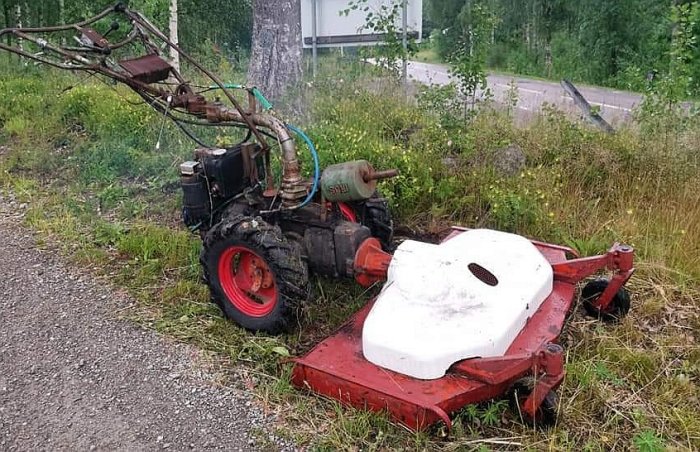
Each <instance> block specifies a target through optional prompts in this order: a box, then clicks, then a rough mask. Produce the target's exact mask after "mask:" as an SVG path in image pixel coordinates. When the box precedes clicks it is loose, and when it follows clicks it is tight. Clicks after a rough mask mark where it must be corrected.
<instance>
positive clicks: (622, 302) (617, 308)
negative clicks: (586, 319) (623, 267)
mask: <svg viewBox="0 0 700 452" xmlns="http://www.w3.org/2000/svg"><path fill="white" fill-rule="evenodd" d="M609 283H610V281H609V280H608V279H607V278H598V279H594V280H593V281H590V282H589V283H588V284H586V285H585V286H584V287H583V289H582V290H581V303H582V304H583V308H584V309H585V310H586V314H588V315H589V316H591V317H594V318H596V319H600V320H602V321H604V322H611V323H612V322H618V321H620V320H621V319H622V318H623V317H625V316H626V315H627V313H628V312H629V311H630V306H631V304H632V303H631V300H630V294H629V292H628V291H627V289H625V288H624V287H621V288H620V290H618V291H617V293H616V294H615V296H614V297H613V299H612V301H611V302H610V304H609V305H608V307H607V309H606V310H605V311H601V310H600V309H598V308H597V307H596V306H595V305H594V304H593V302H594V301H595V300H597V299H598V297H600V295H601V294H602V293H603V291H604V290H605V288H606V287H608V284H609Z"/></svg>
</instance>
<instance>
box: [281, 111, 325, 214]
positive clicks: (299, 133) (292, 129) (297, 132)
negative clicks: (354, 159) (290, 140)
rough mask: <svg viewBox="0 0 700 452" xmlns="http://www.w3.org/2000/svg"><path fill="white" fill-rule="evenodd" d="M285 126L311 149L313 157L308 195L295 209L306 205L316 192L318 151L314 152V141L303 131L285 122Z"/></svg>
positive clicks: (319, 167) (318, 167)
mask: <svg viewBox="0 0 700 452" xmlns="http://www.w3.org/2000/svg"><path fill="white" fill-rule="evenodd" d="M287 128H288V129H289V130H291V131H292V132H294V133H295V134H297V135H299V136H300V137H301V138H302V139H303V140H304V142H305V143H306V145H307V146H308V147H309V151H311V156H312V157H313V159H314V184H313V186H312V187H311V191H310V192H309V195H308V196H307V197H306V199H305V200H304V201H303V202H302V203H301V204H299V205H298V206H297V207H296V209H298V208H300V207H304V206H305V205H307V204H308V203H309V202H311V200H312V199H313V197H314V195H315V194H316V191H318V181H319V180H320V179H321V165H320V164H319V163H318V152H316V147H315V146H314V143H313V142H312V141H311V138H309V137H308V136H307V135H306V134H305V133H304V132H302V131H301V130H300V129H299V128H297V127H295V126H293V125H291V124H287Z"/></svg>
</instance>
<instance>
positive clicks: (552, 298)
mask: <svg viewBox="0 0 700 452" xmlns="http://www.w3.org/2000/svg"><path fill="white" fill-rule="evenodd" d="M461 232H463V230H459V229H456V230H455V231H454V232H453V233H452V234H451V235H450V236H449V237H448V238H447V239H446V240H449V239H450V238H452V237H454V236H455V235H456V234H459V233H461ZM533 243H534V244H535V246H536V247H537V249H538V250H539V251H540V252H541V253H542V254H543V255H544V256H545V257H546V258H547V260H548V261H549V262H550V263H551V264H552V267H553V270H554V286H553V290H552V293H551V294H550V295H549V297H547V299H546V300H545V301H544V302H543V303H542V305H541V306H540V308H539V309H538V310H537V311H536V312H535V313H534V314H533V316H532V317H531V318H530V319H529V320H528V322H527V324H526V325H525V327H524V328H523V329H522V330H521V331H520V334H519V335H518V336H517V337H516V339H515V340H514V342H513V343H512V344H511V346H510V347H509V348H508V350H507V351H506V353H505V355H504V356H500V357H495V358H473V359H467V360H464V361H460V362H457V363H455V364H454V365H452V367H451V368H450V369H449V371H448V372H447V374H446V375H445V376H444V377H442V378H439V379H435V380H420V379H416V378H412V377H409V376H406V375H402V374H399V373H396V372H393V371H391V370H388V369H384V368H381V367H378V366H376V365H374V364H372V363H370V362H369V361H367V360H366V359H365V358H364V356H363V353H362V327H363V324H364V321H365V318H366V317H367V314H368V313H369V311H370V310H371V309H372V306H373V304H374V300H372V301H370V302H369V303H368V304H367V305H366V306H364V307H363V308H362V309H361V310H360V311H358V312H357V313H356V314H355V315H354V316H353V317H351V318H350V319H349V320H348V321H347V322H346V323H345V324H344V325H343V326H342V327H341V328H340V329H339V330H338V331H337V332H336V333H335V334H334V335H333V336H331V337H329V338H327V339H325V340H324V341H322V342H321V343H319V344H318V345H317V346H316V347H314V348H313V349H312V350H311V351H310V352H309V353H308V354H306V355H305V356H303V357H301V358H298V359H295V360H294V361H295V367H294V371H293V383H294V385H295V386H297V387H299V388H308V389H310V390H312V391H314V392H316V393H319V394H322V395H324V396H327V397H330V398H333V399H336V400H339V401H341V402H342V403H344V404H347V405H352V406H354V407H357V408H360V409H369V410H372V411H388V412H389V414H390V415H391V417H392V418H393V419H395V420H396V421H398V422H400V423H401V424H403V425H405V426H407V427H409V428H411V429H414V430H421V429H425V428H426V427H428V426H430V425H432V424H434V423H436V422H438V421H442V422H444V423H445V425H446V426H447V427H448V428H450V427H451V421H450V414H452V413H454V412H456V411H458V410H460V409H461V408H463V407H464V406H466V405H469V404H473V403H478V402H482V401H486V400H489V399H493V398H498V397H502V396H504V395H506V394H507V393H508V392H509V391H510V389H511V388H512V387H513V384H514V383H515V382H516V381H517V380H519V379H521V378H523V377H526V376H532V377H534V378H535V382H536V383H535V386H534V388H533V389H532V392H531V393H530V394H529V397H527V399H524V402H523V403H522V404H521V405H520V407H519V409H520V410H521V411H522V412H523V413H524V414H526V415H527V416H528V417H529V418H530V419H537V414H538V410H539V408H540V405H541V404H542V401H543V400H544V398H545V396H546V395H547V393H548V392H549V391H551V390H552V389H555V388H556V387H558V386H559V384H560V383H561V382H562V380H563V378H564V368H563V349H562V347H561V346H559V345H558V344H556V341H557V340H558V338H559V335H560V334H561V330H562V327H563V326H564V323H565V321H566V318H567V315H568V314H569V312H570V310H571V307H572V304H573V300H574V294H575V291H576V283H577V282H578V281H580V280H581V279H583V278H585V277H587V276H590V275H591V274H593V273H595V272H596V271H598V270H601V269H604V268H607V269H609V270H612V271H613V272H614V276H613V278H612V280H611V282H610V284H609V285H608V289H614V290H611V291H608V289H606V290H605V291H604V292H603V293H602V294H601V296H600V297H599V298H598V300H597V302H596V303H597V305H598V306H599V307H600V309H601V312H605V309H607V307H608V304H609V303H610V301H611V300H612V298H613V296H614V295H615V293H617V291H618V290H619V288H620V287H622V285H624V283H625V282H626V281H627V280H628V279H629V277H630V276H631V274H632V272H633V271H634V269H633V268H632V259H633V250H632V249H631V248H629V247H626V246H619V245H615V246H613V248H612V249H611V250H610V251H609V252H608V253H607V254H605V255H601V256H595V257H589V258H582V259H578V258H574V259H567V254H568V255H571V256H574V257H576V256H577V253H576V252H575V251H574V250H572V249H570V248H566V247H561V246H557V245H551V244H546V243H540V242H533ZM606 298H607V300H606Z"/></svg>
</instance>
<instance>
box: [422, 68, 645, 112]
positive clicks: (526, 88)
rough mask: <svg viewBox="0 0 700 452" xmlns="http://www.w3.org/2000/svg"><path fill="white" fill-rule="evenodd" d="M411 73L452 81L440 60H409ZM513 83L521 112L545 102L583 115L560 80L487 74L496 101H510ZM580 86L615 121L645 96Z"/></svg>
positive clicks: (424, 79) (434, 81) (536, 109)
mask: <svg viewBox="0 0 700 452" xmlns="http://www.w3.org/2000/svg"><path fill="white" fill-rule="evenodd" d="M408 75H409V78H412V79H413V80H416V81H418V82H421V83H425V84H438V85H445V84H448V83H449V82H450V75H449V74H448V69H447V66H445V65H440V64H430V63H420V62H417V61H411V62H409V63H408ZM512 85H514V86H515V88H516V89H517V97H518V103H517V105H516V108H517V109H518V110H520V111H521V112H524V113H527V112H532V113H536V112H539V111H540V110H541V109H542V106H543V105H545V104H550V105H554V106H556V107H557V108H559V109H560V110H563V111H565V112H568V113H571V114H572V115H580V110H578V108H577V107H576V106H575V105H574V102H573V100H572V99H571V98H570V97H569V96H568V94H566V92H564V89H563V88H562V87H561V86H560V85H559V83H556V82H549V81H543V80H535V79H528V78H523V77H516V76H509V75H498V74H491V75H489V76H488V89H490V90H491V92H492V94H493V97H494V100H495V101H496V102H499V103H508V98H509V92H510V91H511V87H512ZM577 88H578V89H579V91H580V92H581V94H583V96H584V97H585V98H586V100H588V102H589V103H590V104H591V105H593V106H597V107H599V108H600V114H601V116H602V117H603V118H604V119H605V120H606V121H608V122H609V123H611V124H613V125H615V124H620V123H625V122H628V121H630V120H631V119H632V110H633V109H634V107H635V106H637V105H638V104H639V103H640V102H641V100H642V96H641V95H639V94H637V93H631V92H625V91H619V90H614V89H608V88H599V87H590V86H584V85H580V86H577Z"/></svg>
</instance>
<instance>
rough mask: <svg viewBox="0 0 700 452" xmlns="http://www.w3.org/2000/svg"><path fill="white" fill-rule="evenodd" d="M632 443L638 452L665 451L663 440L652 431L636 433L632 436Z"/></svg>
mask: <svg viewBox="0 0 700 452" xmlns="http://www.w3.org/2000/svg"><path fill="white" fill-rule="evenodd" d="M632 443H633V444H634V447H636V449H637V450H638V451H639V452H662V451H664V450H666V445H665V444H664V440H663V438H661V437H660V436H658V435H657V434H656V432H654V431H653V430H644V431H643V432H640V433H637V434H636V435H634V438H633V439H632Z"/></svg>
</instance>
